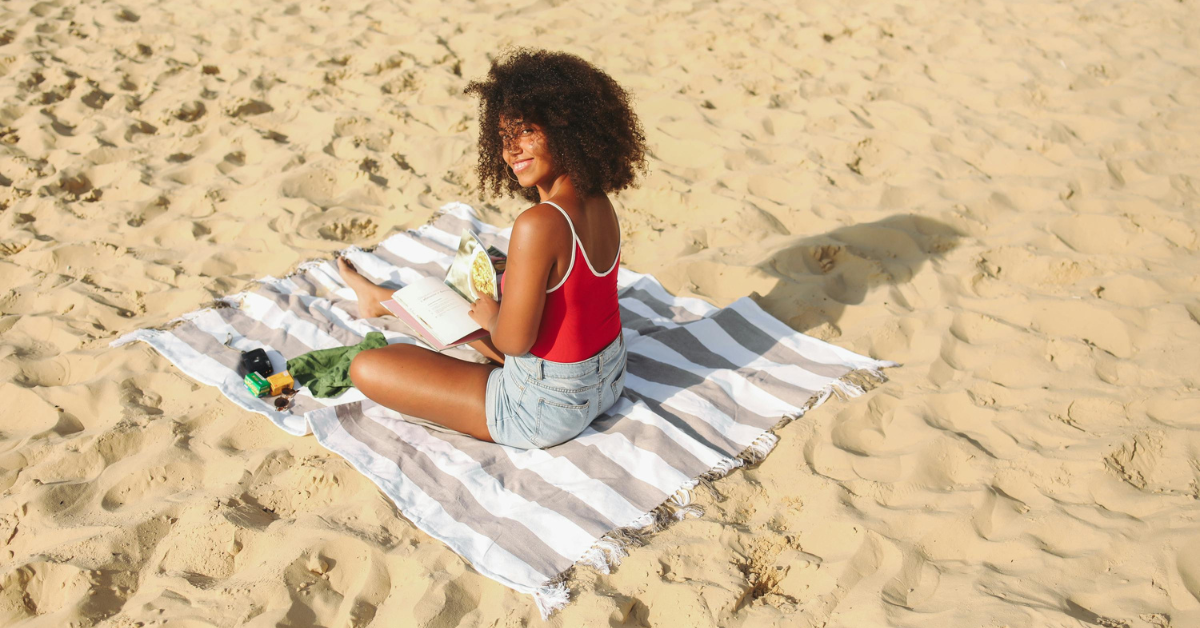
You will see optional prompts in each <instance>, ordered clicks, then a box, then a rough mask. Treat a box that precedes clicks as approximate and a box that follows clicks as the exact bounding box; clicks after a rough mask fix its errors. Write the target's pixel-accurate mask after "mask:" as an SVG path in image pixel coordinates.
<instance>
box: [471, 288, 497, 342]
mask: <svg viewBox="0 0 1200 628" xmlns="http://www.w3.org/2000/svg"><path fill="white" fill-rule="evenodd" d="M469 313H470V315H471V320H473V321H475V322H476V323H478V324H479V326H480V327H482V328H484V329H486V330H487V331H488V333H491V332H492V331H494V329H495V326H496V319H497V318H498V317H499V316H500V303H498V302H497V301H496V300H495V299H493V298H492V297H491V295H487V294H481V295H479V298H478V299H475V303H473V304H472V305H471V311H470V312H469Z"/></svg>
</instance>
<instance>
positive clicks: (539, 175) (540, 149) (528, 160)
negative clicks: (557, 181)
mask: <svg viewBox="0 0 1200 628" xmlns="http://www.w3.org/2000/svg"><path fill="white" fill-rule="evenodd" d="M500 141H501V142H502V143H503V147H504V148H503V155H504V162H505V163H507V164H508V167H509V168H511V169H512V171H513V173H514V174H515V175H516V178H517V181H518V182H519V183H520V184H521V187H525V188H527V187H530V186H533V185H537V184H538V182H539V181H544V180H546V179H547V178H548V177H552V176H553V175H554V164H553V162H552V161H551V157H550V152H549V150H548V147H547V146H546V135H545V134H544V133H543V132H542V127H541V125H538V124H534V123H533V122H526V121H524V120H520V119H513V118H508V117H506V116H501V117H500Z"/></svg>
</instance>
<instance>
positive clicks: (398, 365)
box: [350, 344, 496, 442]
mask: <svg viewBox="0 0 1200 628" xmlns="http://www.w3.org/2000/svg"><path fill="white" fill-rule="evenodd" d="M495 368H496V366H495V365H493V364H478V363H475V362H467V361H465V360H459V359H457V358H452V357H450V356H446V355H442V354H441V353H438V352H436V351H430V350H429V349H425V348H424V347H418V346H415V345H407V344H395V345H388V346H386V347H382V348H379V349H369V350H367V351H363V352H361V353H359V354H358V355H356V356H354V361H353V362H351V363H350V380H351V381H352V382H354V386H355V387H356V388H358V389H359V390H361V391H362V393H363V394H364V395H366V396H367V398H369V399H371V400H372V401H374V402H376V403H378V404H380V405H383V406H387V407H388V408H391V409H393V410H395V411H397V412H400V413H402V414H408V415H411V416H414V417H418V418H421V419H425V420H428V421H433V422H434V423H439V424H441V425H444V426H446V427H448V428H450V429H452V430H456V431H458V432H462V433H463V434H469V435H471V436H474V437H475V438H478V439H479V440H482V441H488V442H492V436H491V433H490V432H488V428H487V415H486V414H485V413H484V396H485V394H486V392H487V381H488V376H489V375H490V374H491V372H492V370H493V369H495Z"/></svg>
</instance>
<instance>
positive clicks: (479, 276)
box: [446, 229, 500, 302]
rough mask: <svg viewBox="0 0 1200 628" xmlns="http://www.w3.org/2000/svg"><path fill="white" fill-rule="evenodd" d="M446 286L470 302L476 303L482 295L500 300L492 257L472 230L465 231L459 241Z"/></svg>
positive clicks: (448, 272) (448, 271)
mask: <svg viewBox="0 0 1200 628" xmlns="http://www.w3.org/2000/svg"><path fill="white" fill-rule="evenodd" d="M446 285H448V286H450V287H451V288H454V289H455V290H456V291H458V293H459V294H461V295H462V296H463V297H464V298H466V299H467V300H468V301H472V302H474V301H475V299H477V298H479V295H480V294H488V295H490V296H491V297H492V298H493V299H496V300H499V299H500V294H499V292H498V290H497V286H496V268H495V267H494V265H493V262H492V259H491V255H490V253H489V252H488V250H487V248H486V247H484V246H483V243H482V242H480V241H479V238H478V237H477V236H476V235H475V234H474V233H472V232H471V230H470V229H464V230H463V232H462V237H461V238H460V239H459V241H458V252H457V253H455V255H454V261H453V262H451V263H450V268H449V269H447V271H446Z"/></svg>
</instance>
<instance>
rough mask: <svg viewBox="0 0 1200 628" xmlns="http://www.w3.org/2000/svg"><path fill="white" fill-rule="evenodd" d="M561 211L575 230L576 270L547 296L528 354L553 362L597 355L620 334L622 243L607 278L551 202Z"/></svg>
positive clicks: (570, 270)
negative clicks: (582, 266)
mask: <svg viewBox="0 0 1200 628" xmlns="http://www.w3.org/2000/svg"><path fill="white" fill-rule="evenodd" d="M545 202H546V203H548V204H550V205H554V207H555V208H557V209H558V211H560V212H562V215H563V217H565V218H566V219H567V224H568V225H569V226H570V227H571V243H572V245H573V248H572V249H571V265H570V266H568V267H567V275H566V276H565V277H563V279H562V281H561V282H559V284H558V285H557V286H555V287H553V288H551V289H549V290H547V291H546V305H545V306H544V307H543V308H542V322H541V325H539V326H538V335H537V340H536V341H534V343H533V347H532V348H530V349H529V352H530V353H532V354H533V355H535V356H537V357H539V358H542V359H545V360H549V361H551V362H562V363H570V362H580V361H582V360H586V359H588V358H590V357H592V356H594V355H596V354H597V353H599V351H600V350H601V349H603V348H604V347H606V346H608V344H609V343H610V342H612V341H613V340H615V339H616V338H617V336H618V335H619V334H620V333H621V312H620V310H619V308H618V306H617V266H618V265H619V264H620V263H621V245H620V243H618V244H617V258H616V259H614V260H613V264H612V267H611V268H609V269H608V270H606V271H604V272H603V273H598V272H596V269H594V268H592V262H591V260H589V259H588V257H587V252H586V251H584V250H583V244H581V243H580V242H579V236H577V235H575V225H574V223H572V222H571V217H570V216H568V215H567V212H565V211H563V208H561V207H559V206H558V205H557V204H555V203H553V202H551V201H545ZM576 249H578V253H579V255H582V256H583V261H584V262H585V263H586V268H585V269H584V270H579V271H578V272H576V269H577V268H578V266H577V265H576V264H575V258H576V257H577V255H576ZM500 290H501V292H503V290H504V277H503V276H501V278H500Z"/></svg>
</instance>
